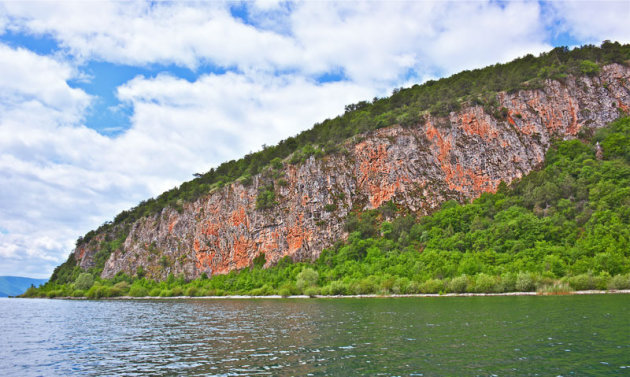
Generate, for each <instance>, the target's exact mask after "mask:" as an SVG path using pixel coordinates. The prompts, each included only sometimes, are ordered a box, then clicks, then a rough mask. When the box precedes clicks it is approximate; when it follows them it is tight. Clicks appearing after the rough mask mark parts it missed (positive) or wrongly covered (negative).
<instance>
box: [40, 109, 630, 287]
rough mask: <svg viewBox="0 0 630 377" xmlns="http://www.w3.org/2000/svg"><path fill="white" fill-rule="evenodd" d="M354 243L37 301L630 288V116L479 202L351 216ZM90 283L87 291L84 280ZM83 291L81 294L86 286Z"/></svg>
mask: <svg viewBox="0 0 630 377" xmlns="http://www.w3.org/2000/svg"><path fill="white" fill-rule="evenodd" d="M345 228H346V230H347V231H348V232H350V235H349V237H348V240H347V241H346V242H339V243H337V244H336V245H335V246H334V247H332V248H329V249H325V250H323V251H322V253H321V255H320V257H319V258H318V259H317V260H316V261H315V262H311V263H303V262H302V263H294V262H293V261H292V260H291V259H290V258H284V259H282V260H281V261H280V262H279V263H278V264H277V265H276V266H274V267H271V268H267V269H265V268H263V263H264V258H259V259H257V260H255V261H254V263H253V265H252V266H251V268H248V269H244V270H241V271H239V272H236V271H232V272H230V273H229V274H227V275H216V276H213V277H211V278H207V277H206V276H202V278H201V279H197V280H194V281H192V282H186V281H185V280H184V279H183V278H181V277H180V278H175V277H174V276H173V275H169V277H168V278H167V279H166V280H165V281H162V282H157V281H155V280H151V279H146V278H144V277H141V278H139V277H135V278H132V277H130V276H127V275H125V274H119V275H117V276H116V277H114V278H113V279H110V280H101V279H96V282H95V281H94V280H93V279H92V277H91V275H89V274H87V273H83V274H82V275H80V277H78V278H77V279H76V280H77V282H76V283H75V284H65V285H56V284H49V285H47V287H46V288H45V289H43V290H36V289H32V290H31V291H29V295H31V296H39V295H49V296H61V295H75V296H81V295H86V296H87V297H92V298H98V297H111V296H117V295H132V296H146V295H152V296H165V297H169V296H179V295H188V296H196V295H223V294H246V295H270V294H281V295H290V294H310V295H316V294H324V295H339V294H372V293H377V294H391V293H397V294H398V293H401V294H409V293H440V292H457V293H460V292H490V293H493V292H494V293H496V292H511V291H532V290H539V291H542V292H550V293H554V292H555V293H564V292H567V291H571V290H585V289H630V117H625V118H622V119H619V120H617V121H615V122H614V123H612V124H611V125H609V126H608V127H606V128H602V129H600V130H598V131H597V132H596V133H595V134H594V135H592V136H591V137H589V138H588V140H567V141H557V142H555V143H554V144H553V145H552V146H551V148H550V149H549V151H548V152H547V154H546V157H545V160H544V164H543V166H542V168H541V169H540V170H537V171H533V172H531V173H530V174H528V175H526V176H524V177H523V178H521V179H518V180H515V181H513V182H512V184H511V185H510V186H507V185H505V184H501V185H500V187H499V189H498V192H497V193H493V194H491V193H484V194H482V195H481V196H480V197H479V198H477V199H475V200H474V201H473V202H472V203H469V204H459V203H457V202H455V201H448V202H445V203H443V204H442V206H441V208H440V209H439V210H438V211H436V212H435V213H433V214H431V215H428V216H425V217H422V218H420V219H418V218H416V217H415V216H414V215H413V214H412V213H411V212H410V211H408V210H407V209H403V208H399V207H398V206H396V205H395V204H394V203H393V202H391V201H390V202H386V203H385V204H384V205H383V206H381V207H379V208H378V209H374V210H368V211H363V212H358V213H353V214H352V215H351V216H349V217H348V218H347V219H346V222H345ZM86 281H87V284H86V283H85V282H86ZM77 286H78V287H83V288H82V289H83V290H80V289H77Z"/></svg>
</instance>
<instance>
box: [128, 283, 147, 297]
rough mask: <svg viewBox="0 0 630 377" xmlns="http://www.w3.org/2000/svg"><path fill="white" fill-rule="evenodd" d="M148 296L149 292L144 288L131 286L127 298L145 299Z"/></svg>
mask: <svg viewBox="0 0 630 377" xmlns="http://www.w3.org/2000/svg"><path fill="white" fill-rule="evenodd" d="M148 295H149V292H148V291H147V289H146V288H145V287H141V286H138V285H133V286H131V289H129V296H131V297H146V296H148Z"/></svg>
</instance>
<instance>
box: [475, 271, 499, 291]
mask: <svg viewBox="0 0 630 377" xmlns="http://www.w3.org/2000/svg"><path fill="white" fill-rule="evenodd" d="M474 291H475V292H479V293H490V292H497V291H498V283H497V281H496V279H495V278H494V277H492V276H490V275H487V274H483V273H482V274H479V275H477V276H476V277H475V286H474Z"/></svg>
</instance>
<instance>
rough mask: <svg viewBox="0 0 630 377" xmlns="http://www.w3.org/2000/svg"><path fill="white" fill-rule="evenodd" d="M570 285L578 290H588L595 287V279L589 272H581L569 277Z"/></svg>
mask: <svg viewBox="0 0 630 377" xmlns="http://www.w3.org/2000/svg"><path fill="white" fill-rule="evenodd" d="M568 282H569V285H570V286H571V288H573V289H575V290H576V291H586V290H589V289H595V280H594V279H593V277H592V276H591V275H589V274H580V275H576V276H571V277H570V278H569V279H568Z"/></svg>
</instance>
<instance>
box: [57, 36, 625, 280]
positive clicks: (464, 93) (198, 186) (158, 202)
mask: <svg viewBox="0 0 630 377" xmlns="http://www.w3.org/2000/svg"><path fill="white" fill-rule="evenodd" d="M629 59H630V45H621V44H619V43H611V42H608V41H607V42H604V43H603V44H602V45H601V47H596V46H592V45H588V46H583V47H581V48H576V49H573V50H568V49H567V48H565V47H558V48H555V49H553V50H552V51H550V52H548V53H543V54H541V55H540V56H539V57H534V56H533V55H531V54H530V55H527V56H525V57H522V58H519V59H516V60H514V61H512V62H510V63H506V64H495V65H493V66H489V67H486V68H482V69H475V70H472V71H463V72H460V73H458V74H456V75H453V76H451V77H448V78H444V79H440V80H437V81H433V80H432V81H428V82H426V83H424V84H423V85H414V86H412V87H411V88H406V89H396V90H394V92H393V94H392V96H390V97H388V98H374V99H373V100H372V101H361V102H359V103H356V104H352V105H348V106H346V111H345V113H344V114H343V115H340V116H338V117H336V118H334V119H327V120H325V121H323V122H321V123H317V124H315V125H314V126H313V128H311V129H309V130H307V131H304V132H302V133H300V134H298V135H296V136H294V137H290V138H288V139H285V140H283V141H281V142H280V143H278V144H277V145H275V146H263V149H262V150H261V151H258V152H255V153H250V154H248V155H246V156H245V157H243V158H241V159H239V160H232V161H228V162H225V163H223V164H221V165H219V166H218V167H217V168H213V169H210V171H208V172H206V173H203V174H195V179H193V180H191V181H188V182H184V183H182V184H181V185H180V186H179V187H176V188H173V189H171V190H169V191H166V192H164V193H163V194H161V195H160V196H158V197H157V198H152V199H148V200H146V201H143V202H141V203H140V204H138V205H137V206H136V207H134V208H132V209H130V210H127V211H123V212H121V213H120V214H118V215H117V216H116V217H115V218H114V221H113V222H107V223H105V224H103V225H102V226H101V227H99V228H98V229H96V230H94V231H90V232H88V233H87V234H86V235H85V236H84V237H82V238H79V239H78V240H77V244H81V243H84V242H85V243H87V242H90V241H92V239H93V238H94V237H95V236H96V235H97V234H104V233H110V232H119V231H120V229H122V232H121V234H122V235H123V236H126V234H127V233H128V232H127V231H125V228H126V225H129V224H131V223H132V222H133V221H135V220H137V219H139V218H142V217H144V216H148V215H152V214H155V213H159V212H160V211H161V210H162V209H164V208H165V207H169V206H170V207H172V208H174V209H176V210H178V211H181V210H182V203H184V202H188V201H193V200H195V199H197V198H199V197H200V196H201V195H204V194H207V193H208V192H210V191H212V190H214V189H217V188H220V187H223V185H225V184H226V183H229V182H233V181H236V180H240V182H242V183H243V184H244V185H249V184H251V182H252V176H253V175H256V174H258V173H261V172H263V171H264V170H265V169H267V168H271V169H274V168H275V169H279V168H280V167H281V166H282V161H284V160H285V159H286V160H288V162H289V163H292V164H295V163H300V162H304V161H305V160H306V159H307V158H309V157H311V156H314V157H321V156H323V155H325V154H328V153H333V152H337V151H339V149H340V147H341V143H343V142H344V141H345V140H347V139H348V138H350V137H353V136H355V135H357V134H360V133H363V132H367V131H372V130H375V129H378V128H382V127H385V126H389V125H392V124H396V123H397V124H400V125H402V126H405V127H407V126H413V125H414V124H418V123H420V122H422V120H423V117H424V115H425V114H427V113H431V114H433V115H437V116H444V115H447V114H448V113H449V112H450V111H455V110H458V109H459V108H460V106H461V105H462V104H463V103H465V102H470V103H475V104H479V105H483V106H484V108H485V109H486V111H487V112H488V113H489V114H494V115H495V116H496V117H497V118H499V119H503V118H504V113H503V112H502V109H500V108H498V102H497V100H496V93H497V92H499V91H516V90H519V89H524V88H529V89H531V88H538V87H540V86H541V85H542V83H543V80H544V79H548V78H550V79H556V80H563V79H564V78H566V77H567V75H569V74H571V75H593V74H595V73H597V72H598V70H599V67H600V66H601V65H604V64H609V63H620V64H626V62H627V61H628V60H629ZM278 178H279V177H278ZM278 183H279V184H280V185H283V184H286V181H284V182H282V181H280V182H278ZM261 194H262V195H261V196H259V199H260V201H257V205H258V206H259V208H270V207H271V206H273V203H274V197H273V195H272V194H271V193H270V192H269V191H264V192H263V193H261ZM123 240H124V238H123ZM102 256H104V257H107V256H109V254H108V253H107V251H104V252H103V254H102ZM105 259H107V258H105ZM72 266H73V265H72V264H70V263H69V264H68V265H67V266H66V267H65V268H67V269H71V267H72Z"/></svg>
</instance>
